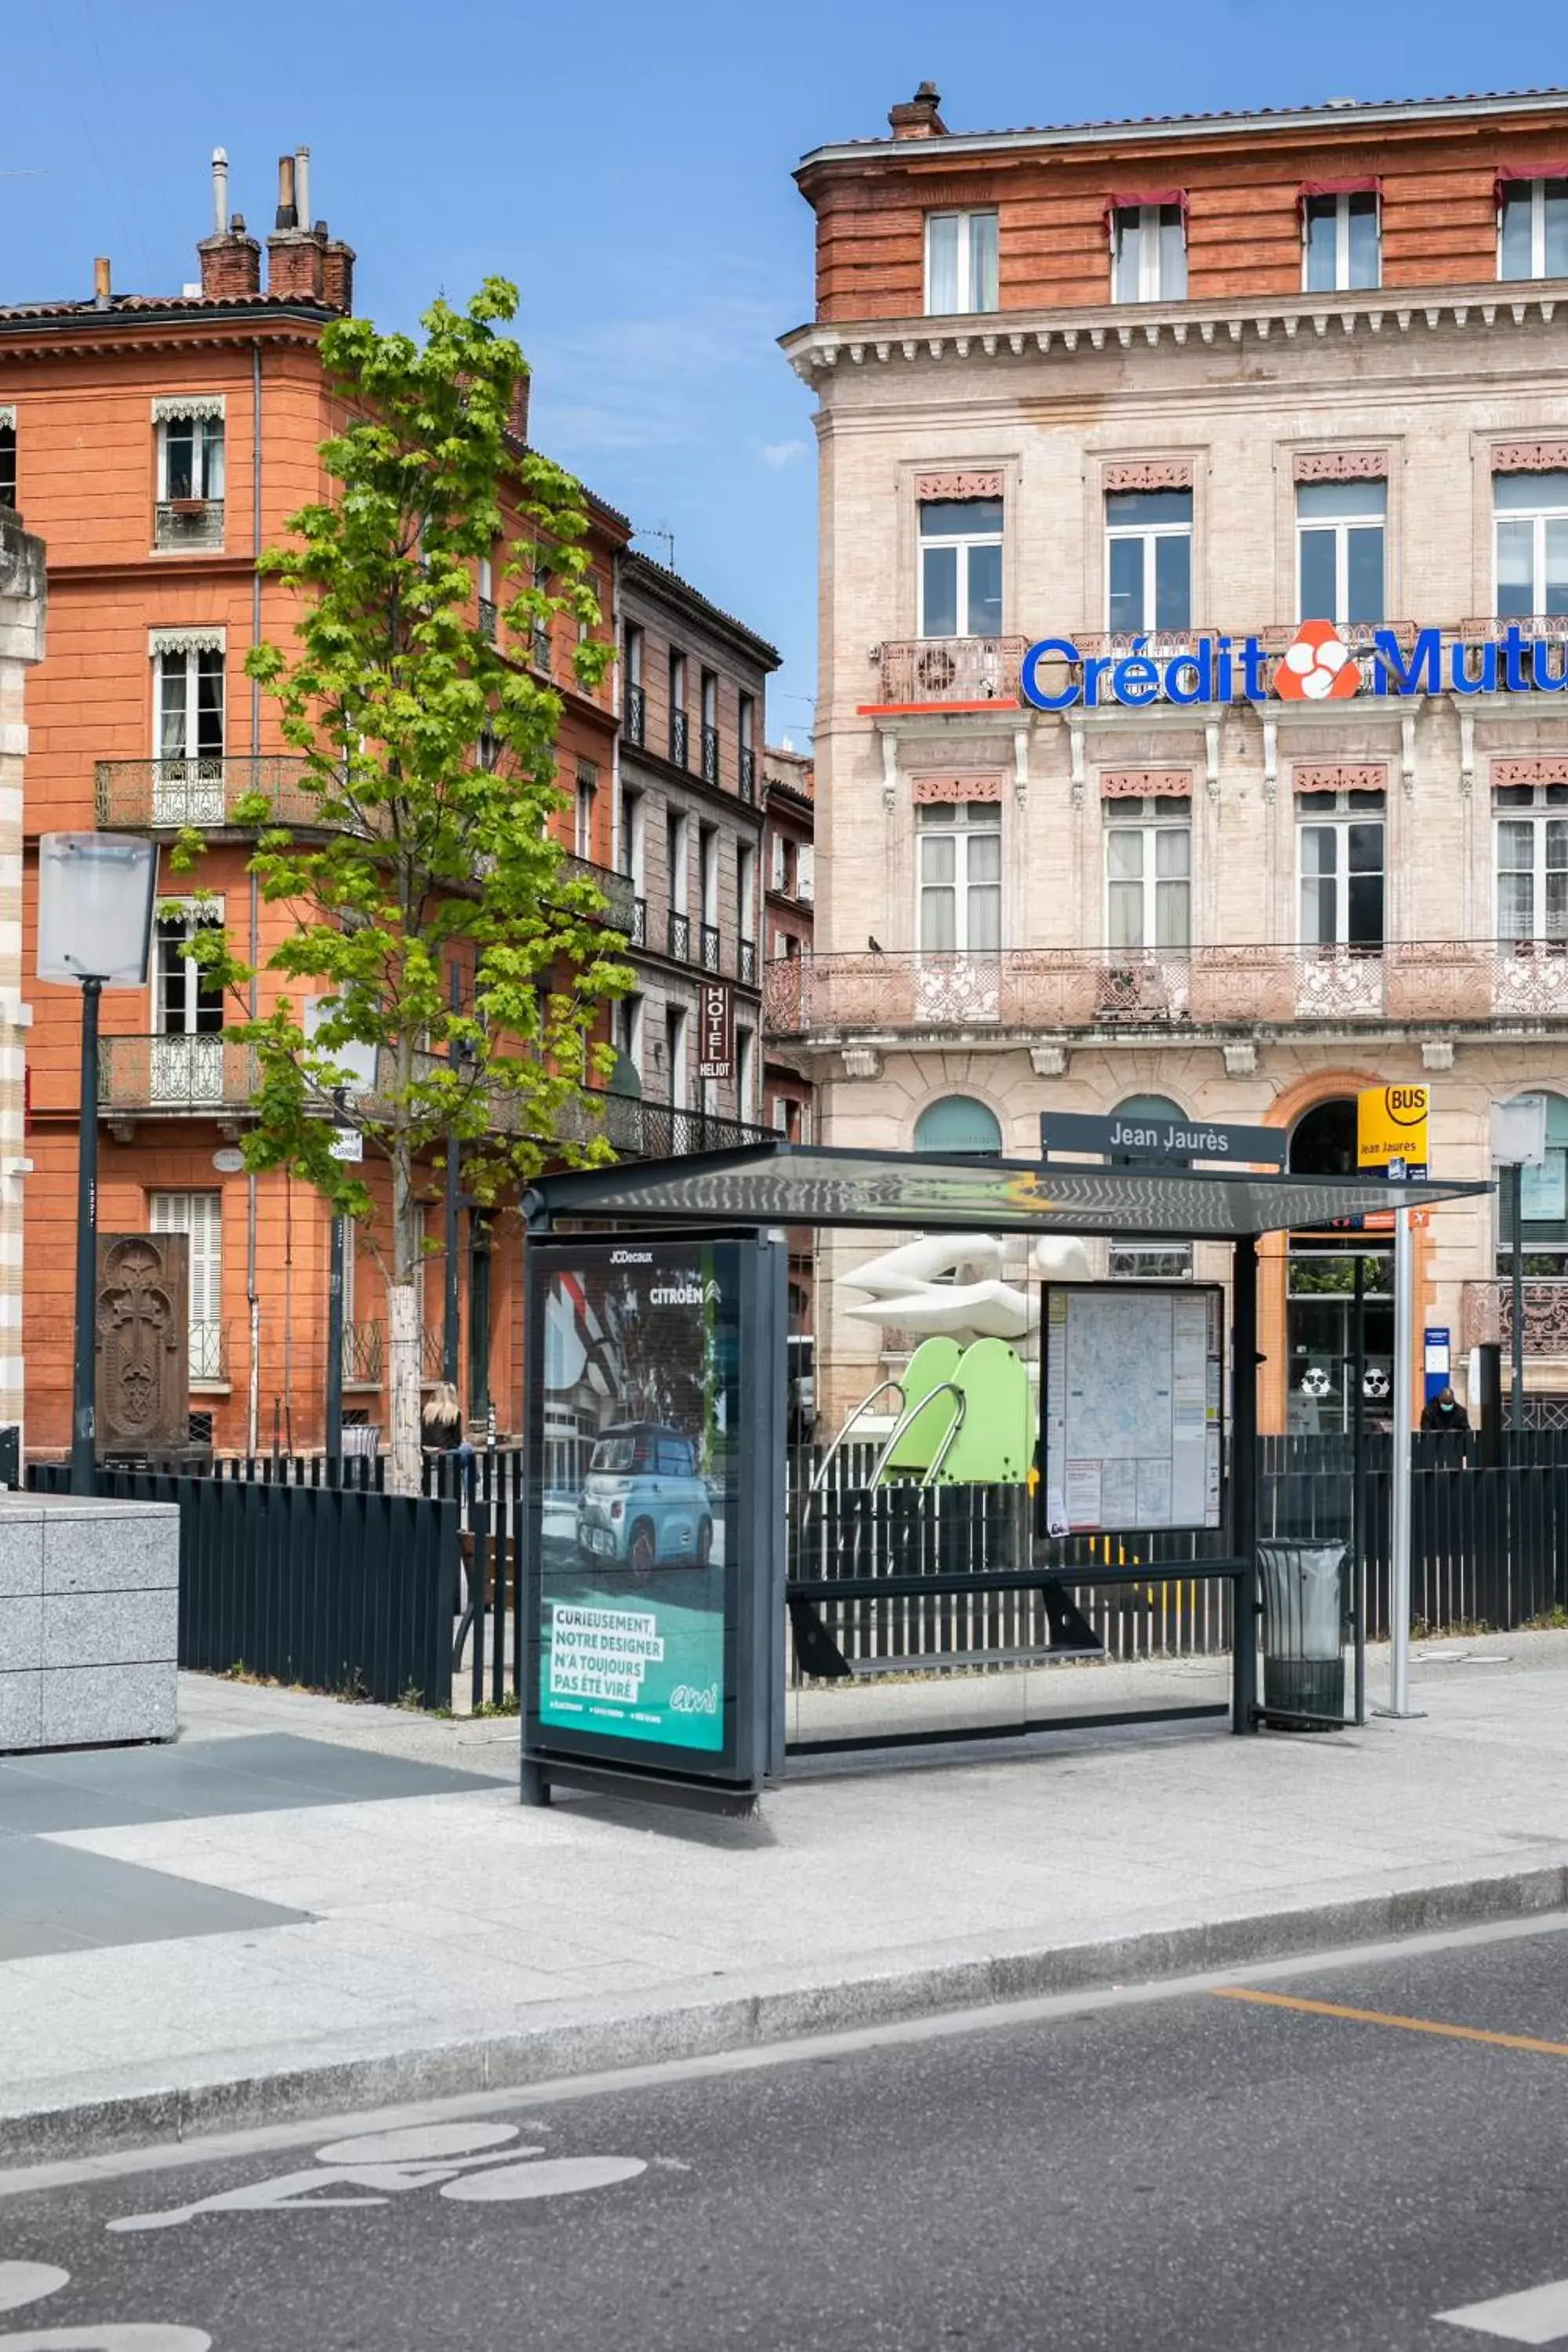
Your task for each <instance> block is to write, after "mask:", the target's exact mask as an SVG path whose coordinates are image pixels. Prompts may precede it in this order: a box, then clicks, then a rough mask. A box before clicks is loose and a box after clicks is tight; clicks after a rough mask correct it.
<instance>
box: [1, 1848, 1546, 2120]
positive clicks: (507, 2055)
mask: <svg viewBox="0 0 1568 2352" xmlns="http://www.w3.org/2000/svg"><path fill="white" fill-rule="evenodd" d="M1565 1909H1568V1866H1564V1865H1562V1864H1554V1865H1552V1866H1551V1867H1549V1868H1545V1869H1538V1870H1527V1871H1510V1872H1507V1873H1503V1874H1494V1875H1491V1876H1488V1877H1477V1878H1466V1879H1451V1880H1447V1881H1444V1882H1441V1883H1439V1884H1436V1885H1430V1886H1421V1887H1414V1888H1404V1889H1400V1890H1398V1891H1392V1892H1390V1893H1388V1894H1386V1895H1362V1896H1357V1897H1354V1898H1352V1899H1349V1900H1345V1901H1342V1902H1336V1903H1315V1904H1308V1905H1305V1906H1301V1907H1300V1908H1297V1909H1290V1910H1280V1911H1272V1912H1263V1913H1255V1914H1253V1915H1250V1916H1245V1917H1241V1918H1230V1919H1217V1920H1212V1921H1207V1922H1204V1923H1202V1924H1198V1925H1194V1926H1192V1927H1173V1928H1162V1929H1157V1930H1154V1931H1152V1932H1151V1933H1148V1934H1142V1935H1134V1936H1124V1937H1116V1938H1114V1939H1112V1940H1110V1941H1100V1942H1095V1943H1084V1944H1068V1945H1058V1946H1053V1947H1049V1948H1045V1949H1042V1950H1038V1951H1033V1952H1012V1953H1006V1954H998V1955H997V1956H995V1957H994V1958H984V1959H968V1960H957V1961H953V1962H951V1963H947V1964H939V1965H936V1966H931V1967H919V1968H910V1969H880V1970H879V1971H877V1972H875V1973H872V1974H868V1975H862V1976H858V1977H850V1978H847V1979H845V1980H843V1981H842V1982H840V1983H836V1984H829V1985H824V1984H816V1985H812V1984H803V1985H800V1986H796V1987H793V1988H792V1987H789V1986H784V1987H782V1988H775V1989H773V1990H764V1991H761V1992H758V1991H752V1992H750V1993H747V1992H728V1993H723V1994H721V1995H718V1996H717V1997H715V1998H713V1999H702V2000H681V2001H678V2002H672V2003H670V2004H669V2005H668V2006H665V2007H662V2008H648V2009H640V2010H636V2011H623V2012H615V2011H601V2012H600V2013H598V2014H596V2015H594V2016H592V2017H586V2018H584V2017H575V2018H571V2019H565V2020H562V2019H556V2020H552V2021H540V2022H538V2023H536V2024H534V2025H531V2026H523V2027H521V2028H520V2029H519V2030H518V2031H516V2032H509V2033H489V2034H485V2035H483V2036H477V2037H474V2038H472V2039H468V2040H462V2041H455V2042H435V2043H430V2044H426V2045H425V2046H424V2047H414V2048H410V2049H406V2050H400V2051H389V2052H382V2053H373V2054H369V2055H365V2056H355V2057H352V2058H345V2059H337V2060H329V2061H326V2062H324V2063H322V2064H321V2065H300V2066H293V2067H289V2068H285V2069H279V2071H276V2072H273V2073H262V2074H251V2075H236V2076H234V2077H232V2078H229V2079H226V2080H221V2081H211V2082H205V2083H191V2084H170V2085H168V2086H166V2087H163V2088H158V2089H152V2090H145V2091H137V2092H131V2093H127V2094H126V2095H123V2096H110V2097H104V2098H95V2099H86V2100H79V2101H74V2102H73V2101H62V2102H60V2103H59V2104H58V2105H47V2106H41V2107H38V2108H36V2109H34V2110H31V2111H29V2112H25V2113H18V2114H11V2115H0V2160H3V2161H4V2162H5V2164H7V2165H9V2166H16V2165H24V2164H43V2163H49V2162H55V2161H60V2160H64V2159H67V2158H82V2157H88V2156H100V2155H104V2154H107V2153H109V2152H110V2150H113V2149H120V2148H128V2147H141V2146H145V2145H148V2144H150V2143H153V2142H156V2141H166V2140H170V2139H195V2138H198V2137H208V2136H210V2135H212V2134H215V2133H219V2132H230V2131H240V2130H246V2129H249V2128H253V2127H254V2126H258V2125H262V2124H271V2123H284V2122H289V2121H290V2120H301V2121H303V2120H308V2119H309V2118H310V2116H316V2115H342V2114H345V2113H348V2112H352V2111H353V2110H355V2109H358V2108H369V2107H379V2106H395V2105H405V2104H409V2103H412V2102H416V2101H419V2100H425V2099H437V2098H444V2097H458V2096H461V2095H464V2094H466V2093H471V2092H478V2091H496V2090H507V2089H512V2088H515V2089H517V2090H520V2091H521V2090H526V2089H527V2088H528V2087H529V2086H530V2084H536V2083H545V2082H556V2081H560V2080H562V2079H563V2078H564V2077H567V2076H571V2075H574V2074H584V2075H586V2074H609V2073H614V2072H616V2070H618V2069H620V2068H623V2067H630V2066H648V2065H658V2064H661V2063H668V2062H669V2061H671V2060H675V2059H681V2058H707V2057H714V2056H718V2055H721V2054H722V2053H725V2052H729V2051H737V2050H747V2049H755V2048H761V2047H763V2046H765V2045H766V2044H768V2043H770V2042H790V2041H795V2040H797V2039H799V2038H800V2037H802V2036H806V2035H811V2034H816V2033H834V2032H846V2031H849V2030H853V2029H855V2028H864V2027H867V2026H877V2025H890V2024H896V2023H900V2022H902V2021H906V2020H908V2019H910V2018H917V2017H930V2016H937V2015H941V2014H942V2012H943V2011H958V2010H973V2009H982V2008H985V2007H988V2006H995V2005H1000V2004H1002V2003H1005V2002H1008V2001H1018V2000H1036V1999H1039V1998H1042V1997H1044V1996H1047V1995H1051V1994H1058V1993H1073V1992H1083V1991H1088V1990H1095V1989H1098V1988H1100V1987H1104V1986H1107V1985H1113V1984H1116V1985H1121V1984H1138V1983H1149V1982H1152V1981H1157V1980H1158V1979H1161V1978H1163V1977H1174V1976H1187V1975H1199V1974H1203V1973H1205V1972H1211V1971H1213V1970H1215V1969H1228V1968H1243V1967H1248V1966H1252V1965H1254V1964H1256V1963H1258V1962H1260V1961H1265V1960H1278V1959H1289V1958H1293V1957H1294V1956H1296V1955H1298V1954H1300V1953H1303V1952H1310V1951H1313V1950H1325V1949H1331V1948H1334V1947H1336V1946H1341V1945H1354V1944H1365V1943H1379V1942H1383V1941H1385V1940H1391V1939H1394V1938H1397V1937H1404V1936H1418V1935H1430V1934H1434V1933H1437V1932H1441V1931H1442V1930H1445V1929H1451V1928H1455V1927H1468V1926H1479V1925H1480V1924H1482V1923H1484V1922H1486V1921H1489V1920H1500V1919H1514V1918H1528V1917H1531V1916H1534V1915H1536V1914H1541V1915H1545V1914H1547V1913H1550V1912H1554V1911H1562V1910H1565Z"/></svg>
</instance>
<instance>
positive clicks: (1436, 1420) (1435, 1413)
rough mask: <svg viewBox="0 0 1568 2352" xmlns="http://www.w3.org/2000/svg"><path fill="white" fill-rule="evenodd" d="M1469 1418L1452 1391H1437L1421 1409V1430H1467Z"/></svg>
mask: <svg viewBox="0 0 1568 2352" xmlns="http://www.w3.org/2000/svg"><path fill="white" fill-rule="evenodd" d="M1469 1425H1470V1416H1469V1414H1468V1412H1466V1411H1465V1408H1464V1406H1463V1405H1462V1404H1461V1403H1460V1402H1459V1400H1458V1397H1457V1396H1456V1395H1455V1394H1454V1391H1453V1390H1452V1389H1439V1390H1438V1391H1437V1393H1436V1396H1435V1397H1428V1398H1427V1400H1426V1403H1425V1404H1424V1405H1423V1406H1422V1408H1421V1426H1422V1428H1423V1429H1468V1427H1469Z"/></svg>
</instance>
